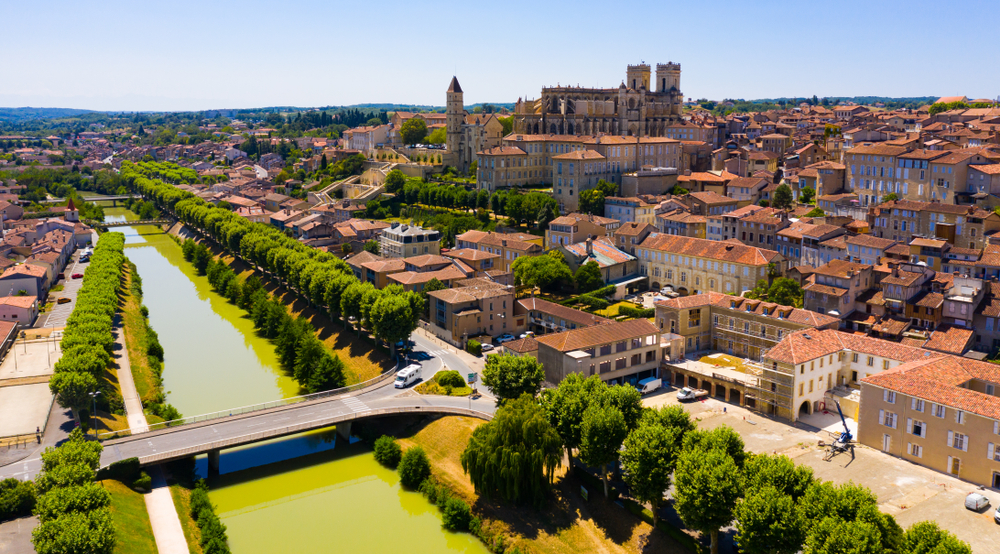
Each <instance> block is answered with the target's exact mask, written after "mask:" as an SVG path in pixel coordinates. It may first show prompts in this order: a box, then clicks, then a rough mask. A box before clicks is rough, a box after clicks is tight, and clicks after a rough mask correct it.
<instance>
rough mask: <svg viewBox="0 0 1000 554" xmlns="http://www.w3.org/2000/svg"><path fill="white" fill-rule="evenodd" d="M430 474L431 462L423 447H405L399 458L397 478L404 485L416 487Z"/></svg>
mask: <svg viewBox="0 0 1000 554" xmlns="http://www.w3.org/2000/svg"><path fill="white" fill-rule="evenodd" d="M430 476H431V462H430V461H429V460H428V459H427V453H426V452H424V449H423V448H420V447H419V446H414V447H411V448H407V449H406V452H404V453H403V457H402V458H401V459H400V460H399V480H400V482H401V483H402V484H403V486H404V487H407V488H411V489H416V488H417V487H419V486H420V483H423V482H424V480H425V479H427V478H428V477H430Z"/></svg>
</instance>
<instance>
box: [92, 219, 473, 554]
mask: <svg viewBox="0 0 1000 554" xmlns="http://www.w3.org/2000/svg"><path fill="white" fill-rule="evenodd" d="M104 212H105V219H106V220H107V221H129V220H134V219H136V217H135V215H134V214H132V213H131V212H129V211H127V210H125V209H123V208H105V210H104ZM114 230H116V231H120V232H123V233H125V237H126V246H125V255H126V256H128V258H129V259H130V260H132V262H133V263H134V264H135V265H136V267H137V268H138V270H139V275H140V276H141V277H142V289H143V303H144V304H146V306H148V307H149V319H150V323H151V324H152V326H153V329H155V330H156V332H157V334H158V335H159V338H160V343H161V344H162V345H163V348H164V351H165V353H166V354H165V360H164V370H163V382H164V389H165V390H166V391H167V399H168V401H169V402H170V403H171V404H173V405H174V406H176V407H177V409H178V410H180V411H181V412H182V413H183V414H184V415H197V414H202V413H206V412H211V411H217V410H224V409H227V408H232V407H236V406H243V405H247V404H253V403H257V402H263V401H267V400H274V399H277V398H282V397H289V396H294V395H296V394H298V387H297V385H296V384H295V382H294V381H293V380H292V379H291V378H289V377H287V376H285V375H284V373H283V372H282V371H281V369H280V368H279V366H278V362H277V358H276V356H275V354H274V347H273V346H272V345H271V344H270V343H269V342H268V341H267V340H266V339H262V338H260V337H258V336H257V335H256V333H255V332H254V329H253V324H252V322H251V321H250V320H249V319H248V318H247V317H246V314H245V313H244V312H243V311H242V310H240V309H239V308H237V307H235V306H233V305H231V304H229V303H228V302H227V301H226V300H225V299H224V298H222V297H220V296H219V295H218V294H216V293H215V292H213V291H212V290H211V287H210V285H209V284H208V279H207V278H206V277H203V276H199V275H197V273H196V272H195V270H194V268H193V267H192V265H191V264H190V263H188V262H186V261H185V260H184V258H183V255H182V254H181V248H180V246H179V245H178V244H177V243H176V242H174V241H173V239H171V238H170V237H169V236H168V235H166V234H164V233H162V232H161V231H160V230H159V229H158V228H155V227H148V226H136V227H117V228H115V229H114ZM334 436H335V433H334V432H333V430H332V429H328V430H323V431H315V432H311V433H303V434H300V435H295V436H291V437H285V438H282V439H276V440H272V441H267V442H263V443H258V444H255V445H253V446H249V447H245V448H236V449H232V450H226V451H223V453H222V456H221V459H220V476H219V477H218V478H217V479H214V480H213V481H212V483H211V491H210V493H209V495H210V497H211V499H212V502H213V503H215V504H216V505H217V507H218V508H217V513H218V514H219V517H220V518H221V519H222V521H223V523H224V524H225V525H226V526H227V528H228V535H229V542H230V545H231V547H232V550H233V552H235V553H236V554H254V553H272V552H317V551H335V552H404V551H405V552H407V553H412V554H423V553H427V554H431V553H438V552H456V553H470V554H472V553H474V554H485V553H486V552H488V551H487V550H486V547H485V546H483V545H482V543H480V542H479V541H478V540H477V539H476V538H475V537H473V536H472V535H470V534H468V533H450V532H448V531H445V530H444V529H442V528H441V517H440V514H439V512H438V509H437V507H436V506H434V505H432V504H430V503H429V502H427V500H426V499H425V498H423V496H422V495H420V494H419V493H415V492H410V491H406V490H403V489H402V488H401V486H400V484H399V477H398V475H397V473H396V472H395V471H392V470H389V469H386V468H384V467H382V466H381V465H380V464H379V463H378V462H376V461H375V459H374V457H373V455H372V453H371V451H370V449H368V447H367V446H365V445H363V444H358V443H356V444H352V445H347V444H346V443H344V442H343V441H340V443H339V444H337V442H336V441H335V440H334ZM196 467H197V469H198V472H199V473H200V474H201V475H203V476H204V475H205V472H206V461H205V459H204V457H202V458H199V459H198V461H197V466H196Z"/></svg>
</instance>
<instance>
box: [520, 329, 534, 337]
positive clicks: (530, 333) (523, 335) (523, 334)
mask: <svg viewBox="0 0 1000 554" xmlns="http://www.w3.org/2000/svg"><path fill="white" fill-rule="evenodd" d="M533 336H535V332H534V331H528V332H525V333H521V335H520V336H519V337H518V338H520V339H526V338H528V337H533Z"/></svg>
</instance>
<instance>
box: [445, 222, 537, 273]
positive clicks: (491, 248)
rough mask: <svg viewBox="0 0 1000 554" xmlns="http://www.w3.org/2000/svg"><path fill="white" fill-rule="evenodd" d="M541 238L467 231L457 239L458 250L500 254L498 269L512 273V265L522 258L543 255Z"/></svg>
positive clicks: (473, 230) (518, 234)
mask: <svg viewBox="0 0 1000 554" xmlns="http://www.w3.org/2000/svg"><path fill="white" fill-rule="evenodd" d="M541 241H542V238H541V237H536V236H534V235H528V234H524V233H495V232H486V231H478V230H475V229H472V230H469V231H466V232H464V233H462V234H461V235H458V236H456V237H455V247H456V248H460V249H461V248H470V249H473V250H480V251H482V252H489V253H491V254H498V255H499V256H500V260H499V261H498V262H497V269H503V270H504V271H510V266H511V264H513V263H514V260H516V259H518V258H519V257H521V256H537V255H539V254H541V253H542V251H543V249H542V245H541V244H540V243H541Z"/></svg>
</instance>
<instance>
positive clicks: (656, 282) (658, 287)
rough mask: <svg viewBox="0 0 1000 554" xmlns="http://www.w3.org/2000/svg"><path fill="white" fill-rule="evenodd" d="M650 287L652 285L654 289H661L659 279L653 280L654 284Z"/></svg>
mask: <svg viewBox="0 0 1000 554" xmlns="http://www.w3.org/2000/svg"><path fill="white" fill-rule="evenodd" d="M650 287H651V288H652V289H653V290H660V283H659V281H653V284H652V285H650Z"/></svg>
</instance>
